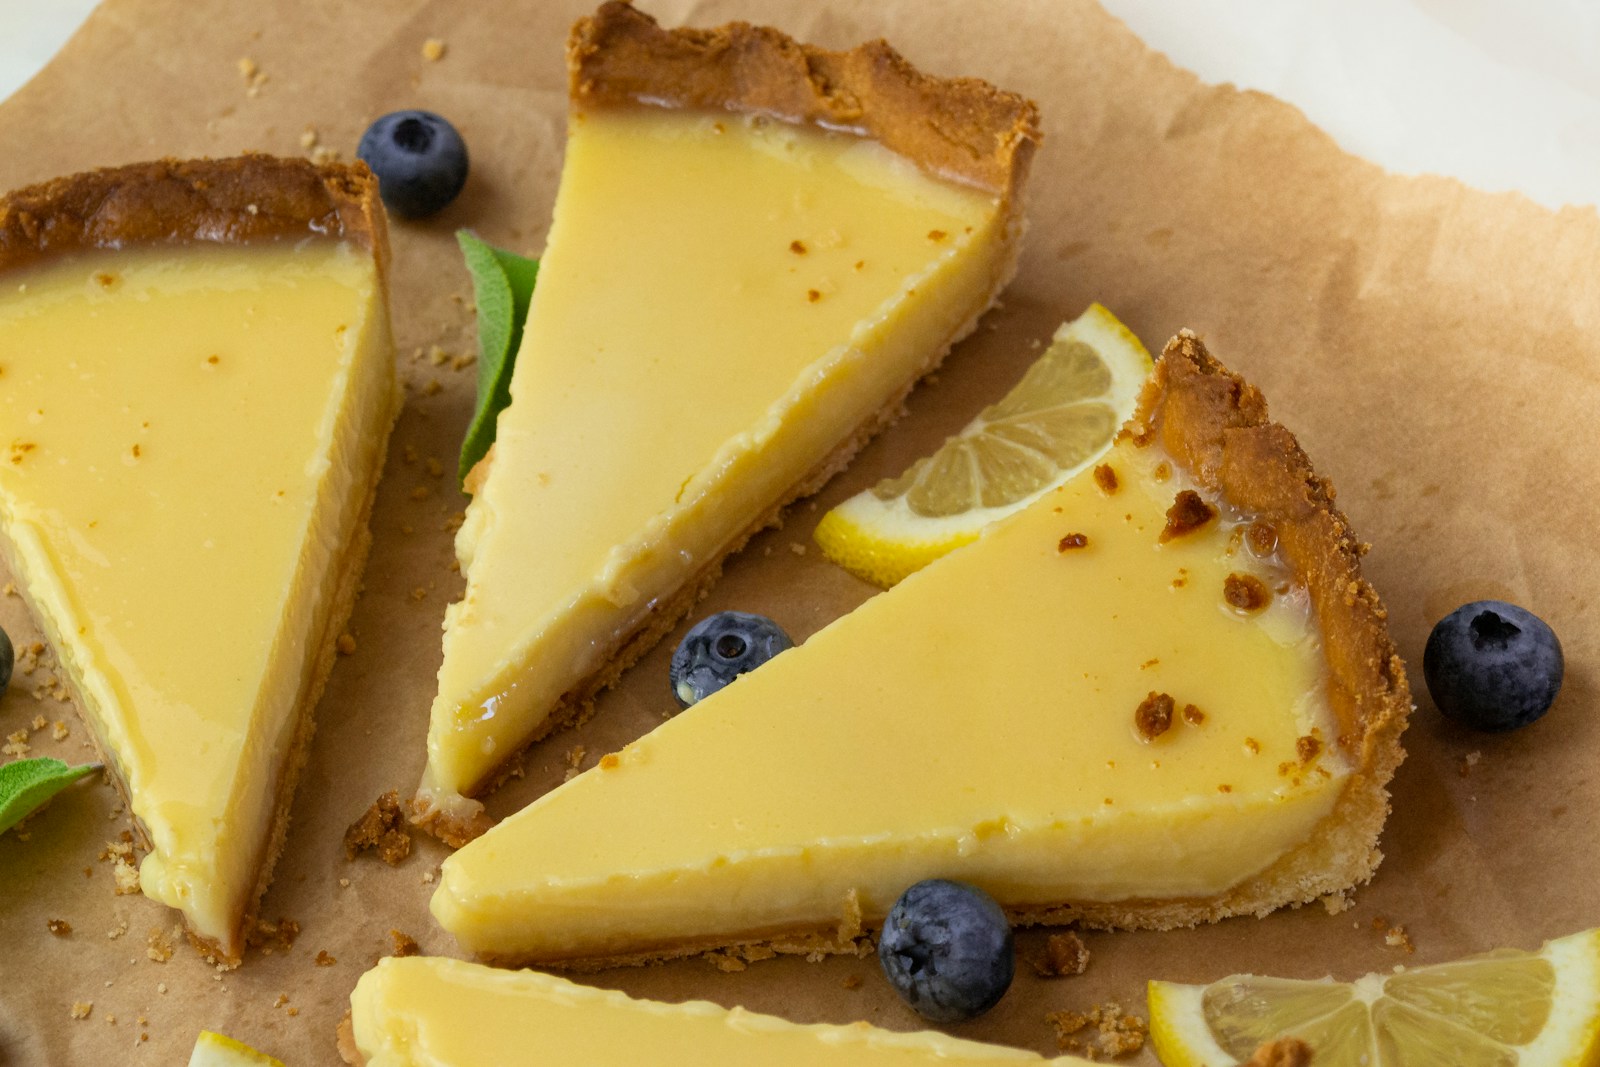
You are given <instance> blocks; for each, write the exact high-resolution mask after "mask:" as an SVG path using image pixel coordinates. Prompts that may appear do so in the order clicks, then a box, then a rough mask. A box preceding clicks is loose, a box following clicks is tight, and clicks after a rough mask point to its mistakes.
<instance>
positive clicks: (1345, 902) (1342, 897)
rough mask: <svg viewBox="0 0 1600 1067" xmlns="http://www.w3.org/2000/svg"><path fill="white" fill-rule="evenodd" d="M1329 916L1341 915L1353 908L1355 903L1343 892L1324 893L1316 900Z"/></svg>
mask: <svg viewBox="0 0 1600 1067" xmlns="http://www.w3.org/2000/svg"><path fill="white" fill-rule="evenodd" d="M1317 900H1318V901H1320V902H1321V904H1322V907H1323V908H1324V910H1326V911H1327V913H1328V914H1329V915H1342V914H1344V913H1345V912H1347V911H1349V910H1350V909H1351V908H1353V907H1355V902H1354V901H1352V900H1351V899H1350V897H1349V896H1348V895H1346V894H1345V893H1343V892H1338V893H1324V894H1323V895H1322V896H1320V897H1318V898H1317Z"/></svg>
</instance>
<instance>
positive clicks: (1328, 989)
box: [1149, 929, 1600, 1067]
mask: <svg viewBox="0 0 1600 1067" xmlns="http://www.w3.org/2000/svg"><path fill="white" fill-rule="evenodd" d="M1149 1008H1150V1037H1151V1043H1152V1044H1153V1045H1154V1047H1155V1050H1156V1054H1157V1055H1158V1056H1159V1057H1160V1058H1161V1062H1162V1063H1163V1064H1165V1065H1166V1067H1233V1065H1236V1064H1240V1063H1243V1062H1245V1061H1246V1060H1248V1059H1249V1057H1250V1055H1251V1053H1252V1051H1253V1050H1254V1049H1255V1048H1257V1047H1258V1046H1260V1045H1262V1044H1265V1043H1266V1042H1268V1041H1272V1040H1275V1039H1277V1038H1281V1037H1298V1038H1300V1039H1301V1040H1303V1041H1305V1042H1306V1043H1307V1044H1308V1045H1310V1046H1311V1048H1312V1051H1313V1053H1314V1060H1313V1062H1314V1063H1315V1064H1316V1067H1357V1065H1359V1067H1413V1065H1415V1067H1424V1065H1432V1064H1451V1065H1453V1067H1594V1065H1596V1064H1600V929H1596V930H1587V931H1584V932H1583V933H1579V934H1574V935H1572V936H1570V937H1564V938H1561V939H1559V940H1555V941H1550V942H1548V943H1546V944H1545V946H1544V947H1543V948H1542V949H1540V950H1539V951H1538V952H1519V951H1515V950H1511V949H1500V950H1497V951H1494V952H1489V953H1485V954H1483V955H1481V956H1472V957H1469V958H1467V959H1462V960H1456V961H1453V962H1450V963H1441V964H1435V965H1433V966H1429V967H1417V968H1412V969H1409V970H1403V971H1397V972H1395V973H1392V974H1369V975H1367V976H1365V977H1363V978H1360V979H1358V980H1356V981H1355V982H1335V981H1333V980H1332V979H1323V980H1321V981H1312V982H1308V981H1297V980H1292V979H1284V978H1264V977H1258V976H1256V975H1233V976H1231V977H1228V978H1224V979H1221V980H1220V981H1217V982H1213V983H1211V984H1210V985H1207V986H1199V985H1181V984H1177V983H1169V982H1152V983H1150V987H1149Z"/></svg>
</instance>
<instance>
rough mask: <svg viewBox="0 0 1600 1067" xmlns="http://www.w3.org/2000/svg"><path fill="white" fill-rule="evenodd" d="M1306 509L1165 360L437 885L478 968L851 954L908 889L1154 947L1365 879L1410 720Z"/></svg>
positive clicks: (453, 860) (1355, 597)
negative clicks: (988, 520)
mask: <svg viewBox="0 0 1600 1067" xmlns="http://www.w3.org/2000/svg"><path fill="white" fill-rule="evenodd" d="M1360 551H1361V549H1360V546H1359V545H1358V543H1357V542H1356V540H1355V538H1354V536H1353V534H1352V533H1351V532H1350V529H1349V526H1348V524H1347V523H1346V521H1345V519H1344V517H1343V516H1342V515H1341V514H1340V513H1339V511H1338V510H1337V509H1336V508H1335V507H1334V505H1333V501H1332V491H1331V489H1330V488H1329V486H1328V484H1327V483H1326V482H1325V481H1324V480H1322V479H1321V478H1319V477H1318V476H1317V475H1316V474H1314V473H1313V471H1312V468H1311V465H1310V463H1309V461H1308V460H1307V459H1306V456H1305V454H1304V453H1303V452H1302V451H1301V450H1300V448H1299V447H1298V445H1297V444H1296V442H1295V440H1294V438H1293V436H1292V435H1291V434H1290V433H1289V432H1288V431H1287V430H1285V429H1283V427H1281V426H1279V425H1276V424H1273V423H1270V422H1268V421H1267V416H1266V405H1265V402H1264V401H1263V399H1262V397H1261V395H1260V393H1259V392H1257V391H1256V390H1255V389H1253V388H1251V387H1250V386H1248V385H1246V384H1245V383H1244V382H1242V381H1241V380H1240V379H1238V378H1237V377H1234V376H1233V375H1231V374H1230V373H1228V372H1227V371H1226V370H1224V369H1223V368H1222V367H1221V366H1220V365H1219V364H1218V363H1216V362H1215V361H1214V360H1213V359H1212V358H1211V357H1210V356H1209V355H1208V354H1207V353H1206V352H1205V350H1204V348H1203V347H1202V346H1201V344H1200V342H1199V341H1198V340H1197V339H1196V338H1195V337H1194V336H1193V335H1192V334H1188V333H1184V334H1181V335H1179V336H1178V337H1177V338H1176V339H1174V341H1173V342H1172V343H1171V344H1169V345H1168V347H1167V349H1166V352H1165V354H1164V355H1163V357H1162V358H1161V359H1160V360H1159V361H1158V362H1157V364H1156V368H1155V371H1154V374H1153V376H1152V378H1151V381H1150V382H1149V383H1148V384H1147V385H1146V387H1145V391H1144V393H1143V394H1142V396H1141V399H1140V403H1139V407H1138V410H1137V412H1136V414H1135V415H1134V417H1133V419H1132V420H1131V421H1130V422H1129V423H1128V425H1127V426H1126V427H1125V428H1124V430H1123V431H1122V433H1121V434H1119V437H1118V441H1117V443H1116V444H1115V445H1114V446H1113V448H1112V449H1111V451H1110V452H1109V453H1108V454H1107V456H1106V457H1105V458H1104V460H1103V461H1102V463H1101V464H1099V465H1097V466H1096V467H1095V468H1093V469H1092V470H1090V471H1086V472H1085V473H1084V474H1083V475H1082V476H1080V477H1078V478H1076V479H1074V480H1072V481H1069V482H1067V483H1065V484H1064V485H1062V486H1061V487H1059V488H1057V489H1055V490H1052V491H1051V492H1049V493H1047V494H1046V495H1045V496H1043V497H1042V498H1040V499H1039V500H1038V501H1036V502H1034V503H1033V504H1031V505H1029V506H1028V507H1027V508H1026V509H1025V510H1023V511H1021V512H1018V513H1017V514H1016V515H1013V516H1011V517H1010V518H1008V519H1005V520H1002V521H1000V522H998V523H996V524H994V525H992V526H990V527H989V528H988V529H987V530H986V531H985V532H984V533H983V534H982V535H981V536H980V537H979V538H978V540H977V541H975V542H974V543H972V544H970V545H967V546H965V547H962V548H958V549H956V550H955V551H953V552H951V553H950V554H949V555H947V556H945V557H944V558H943V559H940V560H938V561H936V562H934V563H932V564H931V565H929V566H928V567H927V568H925V569H924V570H922V571H919V572H918V573H916V574H914V575H912V576H910V577H909V578H907V579H906V580H905V581H903V582H901V583H900V584H899V585H897V586H896V587H895V588H894V589H892V590H890V591H888V592H885V593H882V594H879V595H878V596H876V597H874V598H873V599H871V600H869V601H867V602H866V603H865V604H863V605H862V606H861V607H860V608H858V609H857V610H856V611H854V612H853V613H851V614H850V615H847V616H845V617H844V618H842V619H840V620H839V621H837V622H835V623H834V624H833V625H831V626H829V627H827V628H826V629H824V630H822V631H820V632H819V633H817V634H815V635H813V636H812V637H811V638H810V639H809V640H808V641H807V642H806V643H805V644H803V645H801V646H799V647H798V648H795V649H791V650H790V651H787V652H785V653H783V654H782V655H780V656H778V657H777V658H775V659H773V660H772V661H771V662H769V663H767V664H765V665H763V666H762V667H761V668H760V669H758V670H756V671H754V672H752V673H750V674H748V675H746V676H743V677H741V678H739V679H738V680H737V681H735V682H734V683H733V684H732V685H730V686H728V687H727V688H726V689H723V690H721V691H720V692H717V693H715V694H713V695H712V696H710V697H709V698H707V699H705V700H703V701H701V702H700V703H698V704H696V705H694V706H693V707H692V708H690V709H688V710H687V711H685V712H683V713H682V714H680V715H679V716H677V717H676V718H675V719H673V720H672V721H670V722H667V723H665V724H664V725H662V726H660V727H658V728H657V729H656V730H655V731H653V732H652V733H650V734H648V735H646V736H645V737H643V738H641V739H639V740H637V741H635V742H634V743H632V744H630V745H628V746H627V747H626V748H624V749H623V750H622V751H621V752H620V753H616V754H613V755H611V756H608V757H606V758H605V759H603V760H602V761H601V763H600V765H599V766H598V767H596V768H595V769H593V770H591V771H589V772H587V773H585V774H583V775H580V776H579V777H577V778H576V779H574V780H573V781H571V782H569V783H567V784H565V785H563V786H561V787H559V788H557V789H555V790H554V791H552V792H550V793H548V794H546V795H545V796H544V797H542V798H541V799H540V800H538V801H535V802H534V803H533V804H531V805H530V806H528V807H527V808H525V809H523V810H522V811H521V812H519V813H517V814H516V815H513V816H511V817H510V818H508V819H507V820H505V821H504V822H503V823H501V824H500V825H499V826H497V827H495V828H494V829H493V830H491V831H489V832H488V833H487V834H485V835H484V836H482V837H480V838H479V839H478V840H476V841H474V842H472V843H471V844H469V845H468V846H467V847H465V848H463V849H462V850H461V851H459V852H457V853H456V854H455V855H453V856H451V857H450V858H449V859H448V860H447V861H446V862H445V864H444V868H443V873H442V877H441V880H440V885H439V888H438V889H437V891H436V892H435V894H434V897H433V901H432V908H433V913H434V915H435V916H436V917H437V918H438V920H439V922H440V923H441V924H442V925H443V926H444V927H445V929H447V930H449V931H450V932H451V933H452V934H454V935H455V937H456V939H457V940H458V941H459V942H460V944H461V945H462V947H463V948H465V949H468V950H470V951H472V952H475V953H478V954H480V955H481V956H483V957H487V958H492V959H495V960H499V961H539V962H544V963H577V962H580V961H583V962H589V961H607V962H628V961H634V962H637V961H643V960H649V959H657V958H662V957H666V956H673V955H681V954H686V953H690V952H694V951H698V950H704V949H712V948H727V947H734V948H735V949H737V946H745V945H759V946H760V954H761V955H770V954H771V952H772V950H773V949H778V950H798V951H806V952H811V951H819V950H820V951H827V950H848V949H850V948H852V947H853V945H852V942H853V940H854V939H855V938H856V937H858V936H859V935H860V934H861V933H862V931H863V929H864V928H868V927H871V926H872V925H874V924H875V923H877V922H879V921H881V919H882V917H883V916H884V915H885V913H886V912H887V910H888V908H889V907H890V906H891V905H892V904H893V902H894V901H895V899H896V898H897V897H898V896H899V895H900V893H901V892H903V891H904V890H905V889H906V888H907V887H908V886H909V885H911V884H912V883H914V882H916V881H919V880H921V879H924V878H930V877H943V878H956V879H961V880H964V881H967V882H971V883H973V884H976V885H978V886H980V887H981V888H983V889H985V890H987V891H988V892H989V893H990V894H991V895H992V896H993V897H995V898H996V899H997V900H998V901H999V902H1000V903H1001V904H1002V905H1004V906H1005V907H1006V908H1007V909H1008V911H1009V912H1010V913H1011V914H1012V916H1013V917H1014V918H1015V919H1016V920H1018V921H1020V922H1025V923H1031V922H1067V921H1072V922H1079V923H1082V924H1085V925H1089V926H1097V927H1149V928H1170V927H1177V926H1185V925H1192V924H1195V923H1199V922H1204V921H1209V920H1214V919H1218V918H1221V917H1223V916H1227V915H1236V914H1263V913H1265V912H1268V911H1270V910H1272V909H1274V908H1277V907H1280V906H1283V905H1286V904H1296V903H1301V902H1305V901H1309V900H1313V899H1315V898H1317V897H1319V896H1322V895H1324V894H1330V893H1338V892H1341V891H1343V890H1346V889H1348V888H1350V887H1351V886H1353V885H1355V884H1357V883H1360V882H1363V881H1365V880H1366V879H1367V878H1368V877H1369V876H1370V874H1371V872H1372V871H1373V869H1374V867H1375V865H1376V863H1377V862H1378V860H1379V858H1380V857H1379V853H1378V851H1377V847H1376V846H1377V838H1378V834H1379V831H1380V830H1381V829H1382V826H1383V823H1384V820H1385V817H1386V815H1387V812H1388V800H1387V792H1386V790H1385V784H1386V783H1387V781H1388V779H1389V778H1390V775H1391V773H1392V771H1393V769H1394V767H1395V766H1396V765H1397V764H1398V762H1399V760H1400V758H1401V749H1400V746H1399V734H1400V731H1401V729H1402V728H1403V725H1404V723H1405V721H1406V717H1407V715H1408V714H1409V710H1410V699H1409V695H1408V690H1407V687H1406V679H1405V670H1404V667H1403V665H1402V663H1401V662H1400V660H1399V658H1398V657H1397V655H1396V653H1395V650H1394V646H1393V645H1392V643H1391V641H1390V639H1389V636H1388V633H1387V630H1386V628H1385V624H1384V611H1383V608H1382V606H1381V604H1380V603H1379V601H1378V598H1377V596H1376V594H1375V593H1374V592H1373V591H1372V589H1371V587H1370V586H1369V585H1368V584H1367V583H1366V582H1365V581H1364V580H1363V579H1362V578H1361V574H1360V568H1359V566H1358V559H1357V557H1358V555H1359V553H1360Z"/></svg>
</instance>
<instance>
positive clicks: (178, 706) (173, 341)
mask: <svg viewBox="0 0 1600 1067" xmlns="http://www.w3.org/2000/svg"><path fill="white" fill-rule="evenodd" d="M394 412H395V392H394V381H393V366H392V345H391V343H390V339H389V327H388V317H387V307H386V303H385V297H384V291H383V285H382V281H381V278H380V275H379V271H378V267H377V263H376V261H375V257H374V254H373V250H372V249H371V248H370V247H363V246H361V245H359V244H356V243H352V242H351V241H349V240H336V239H327V238H312V239H309V240H287V239H285V240H278V241H265V242H259V243H248V244H222V245H216V244H192V245H190V244H185V245H179V246H162V245H150V246H134V247H129V248H125V249H120V250H115V251H112V250H97V249H89V250H80V251H79V252H77V253H74V254H71V255H67V256H61V257H52V258H48V259H46V260H43V261H41V262H39V263H37V264H35V265H33V266H31V267H28V268H26V269H22V270H17V271H11V272H7V273H6V274H4V275H3V276H0V426H3V427H4V429H3V431H0V437H3V444H4V447H5V448H6V449H7V453H6V456H5V458H4V461H3V462H0V543H3V546H4V548H5V555H6V559H7V563H8V564H9V566H10V568H11V571H12V573H13V574H14V575H15V576H16V577H17V579H18V580H19V584H21V585H22V586H23V587H24V588H25V590H26V594H27V597H28V600H29V602H30V605H31V606H32V608H33V609H34V613H35V616H36V617H37V619H38V621H39V623H40V625H41V627H42V628H43V630H44V631H45V635H46V637H47V638H48V640H49V641H50V643H51V645H52V646H53V648H54V649H55V651H56V653H57V655H58V657H59V660H60V663H61V668H62V670H63V671H64V672H65V674H66V675H67V677H68V678H69V679H70V680H71V682H72V685H73V688H74V689H75V691H76V693H77V696H78V697H79V700H80V704H81V710H82V712H83V714H84V716H85V717H86V718H87V719H88V720H89V722H90V724H91V725H92V727H93V730H94V733H95V735H96V738H97V740H98V742H99V744H100V746H101V748H102V750H103V752H104V754H105V755H106V757H107V758H108V760H109V761H110V762H111V764H112V767H113V770H114V772H115V773H116V775H117V777H118V778H120V781H121V783H122V785H123V786H124V788H125V790H126V793H127V796H128V799H129V803H130V808H131V814H132V815H133V817H134V819H135V820H136V825H137V827H138V828H139V830H140V832H141V835H142V837H143V838H144V841H142V842H141V844H142V845H144V846H147V847H148V849H149V851H148V854H147V855H145V857H144V859H143V861H142V864H141V865H140V868H139V874H140V879H139V881H140V884H141V885H142V888H143V890H144V892H145V893H146V894H147V895H149V896H151V897H153V898H155V899H156V900H159V901H162V902H163V903H166V904H168V905H170V906H172V907H174V908H178V909H179V910H180V911H182V912H183V914H184V917H185V919H186V921H187V922H188V925H189V927H190V930H191V932H192V933H193V934H194V935H195V936H196V937H197V938H199V939H200V940H202V941H204V942H205V943H207V945H208V946H209V947H211V948H213V949H215V950H216V951H218V952H220V953H221V954H222V955H223V956H224V957H226V958H230V959H237V958H238V954H239V952H240V951H241V950H242V947H243V946H242V943H241V933H240V929H239V927H240V924H241V920H242V916H243V915H244V914H245V913H246V912H247V911H248V910H249V908H250V907H252V906H253V904H254V901H255V898H256V896H257V895H258V894H259V892H260V890H261V888H262V887H264V884H265V882H264V879H265V877H266V871H265V869H266V868H268V867H270V859H271V855H270V853H271V852H272V851H273V850H274V849H275V843H274V842H273V840H272V839H273V837H274V829H275V825H276V824H277V823H279V822H281V819H280V808H281V807H284V806H285V805H286V802H287V797H286V795H285V790H284V786H285V783H286V781H287V780H290V779H292V774H293V771H292V769H291V767H290V765H291V764H292V763H293V761H294V760H295V759H296V758H297V754H298V748H299V745H300V744H301V743H302V742H303V741H304V739H305V737H306V736H307V733H306V732H305V731H307V729H308V727H307V726H306V724H305V722H304V715H303V711H304V710H305V706H306V705H307V704H308V703H309V701H310V700H311V698H312V697H313V696H314V691H315V690H316V689H318V688H320V685H321V680H322V678H323V677H324V676H325V673H326V665H327V663H328V662H329V661H330V655H331V650H330V648H329V645H330V643H331V640H332V638H333V637H334V636H336V634H337V630H336V629H334V627H337V626H342V625H343V617H344V615H345V614H347V613H348V610H349V601H350V597H351V595H352V594H353V580H354V574H353V573H350V571H351V570H352V569H353V567H354V563H353V562H352V559H351V557H350V556H349V555H348V552H347V548H348V546H349V545H351V544H352V543H354V542H360V545H361V548H362V549H364V546H365V536H366V533H365V511H366V509H367V506H368V504H369V500H370V494H371V487H372V485H373V483H374V481H375V479H376V477H377V473H378V470H379V467H380V466H381V460H382V453H383V444H384V441H385V439H386V436H387V433H388V428H389V425H390V422H391V421H392V419H393V415H394ZM356 558H357V559H358V558H359V554H358V555H357V557H356ZM336 616H337V621H335V617H336ZM330 630H331V631H332V632H330ZM277 829H278V830H279V831H281V826H277Z"/></svg>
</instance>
